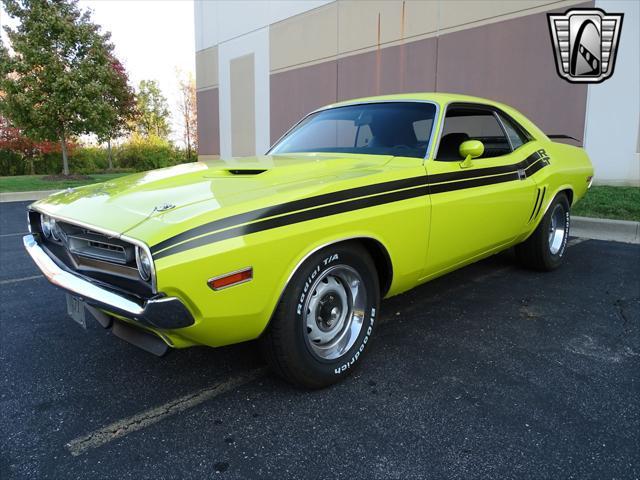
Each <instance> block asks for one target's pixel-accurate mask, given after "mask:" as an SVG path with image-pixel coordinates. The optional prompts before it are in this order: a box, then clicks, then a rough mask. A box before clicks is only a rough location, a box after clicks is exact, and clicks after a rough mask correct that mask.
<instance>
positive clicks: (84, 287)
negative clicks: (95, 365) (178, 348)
mask: <svg viewBox="0 0 640 480" xmlns="http://www.w3.org/2000/svg"><path fill="white" fill-rule="evenodd" d="M22 241H23V243H24V247H25V248H26V250H27V253H29V255H30V256H31V258H32V259H33V261H34V262H35V263H36V265H37V266H38V268H39V269H40V271H41V272H42V274H43V275H44V276H45V277H46V279H47V280H49V282H51V283H52V284H54V285H56V286H57V287H60V288H62V289H63V290H66V291H67V292H69V293H71V294H72V295H75V296H76V297H79V298H80V299H81V300H82V301H84V302H86V303H87V304H89V305H92V306H94V307H96V308H100V309H104V310H106V311H108V312H110V313H112V314H114V315H120V316H122V317H125V318H128V319H130V320H133V321H135V322H139V323H141V324H142V325H145V326H150V327H155V328H160V329H175V328H184V327H188V326H189V325H193V323H194V319H193V316H192V315H191V313H190V312H189V310H188V309H187V307H185V305H184V304H183V303H182V302H181V301H180V300H179V299H178V298H175V297H160V298H152V299H149V300H143V301H138V300H135V299H132V298H127V297H125V296H123V295H120V294H118V293H115V292H112V291H110V290H107V289H106V288H103V287H100V286H98V285H95V284H93V283H91V282H89V281H88V280H85V279H84V278H82V277H80V276H78V275H75V274H74V273H72V272H70V271H67V270H65V269H63V268H61V267H59V266H58V265H57V264H56V263H55V262H54V261H53V260H52V259H51V257H49V255H47V254H46V252H45V251H44V250H43V249H42V247H40V245H38V242H36V239H35V238H34V236H33V235H25V236H24V237H23V238H22Z"/></svg>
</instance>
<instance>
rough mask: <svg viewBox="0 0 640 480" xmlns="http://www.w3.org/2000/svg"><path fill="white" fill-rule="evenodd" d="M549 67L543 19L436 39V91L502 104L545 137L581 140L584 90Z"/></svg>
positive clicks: (538, 16) (531, 17)
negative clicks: (563, 136)
mask: <svg viewBox="0 0 640 480" xmlns="http://www.w3.org/2000/svg"><path fill="white" fill-rule="evenodd" d="M588 5H589V4H587V5H586V6H588ZM554 62H555V60H554V57H553V53H552V49H551V43H550V39H549V34H548V27H547V18H546V14H545V13H540V14H533V15H527V16H525V17H520V18H516V19H513V20H505V21H502V22H498V23H493V24H489V25H484V26H481V27H477V28H471V29H467V30H461V31H457V32H454V33H450V34H446V35H442V36H441V37H440V38H439V44H438V70H437V71H438V78H437V90H438V91H440V92H451V93H464V94H468V95H476V96H480V97H487V98H491V99H493V100H497V101H500V102H504V103H507V104H509V105H511V106H513V107H515V108H517V109H518V110H520V111H521V112H522V113H524V114H525V115H526V116H528V117H529V118H530V119H531V120H532V121H533V122H534V123H536V124H537V125H538V126H539V127H540V128H541V129H542V130H543V131H545V132H548V133H563V134H567V135H571V136H574V137H576V138H579V139H582V136H583V132H584V122H585V111H586V100H587V87H586V85H574V84H570V83H568V82H566V81H565V80H563V79H561V78H560V77H559V76H558V75H557V73H556V67H555V63H554Z"/></svg>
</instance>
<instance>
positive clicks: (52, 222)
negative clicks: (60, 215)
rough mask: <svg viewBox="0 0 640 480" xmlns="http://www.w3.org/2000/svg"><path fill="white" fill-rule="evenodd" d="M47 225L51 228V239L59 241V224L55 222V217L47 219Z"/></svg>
mask: <svg viewBox="0 0 640 480" xmlns="http://www.w3.org/2000/svg"><path fill="white" fill-rule="evenodd" d="M49 225H50V228H51V236H52V237H53V239H54V240H55V241H57V242H59V241H60V238H61V236H60V225H58V224H57V223H56V219H55V218H50V219H49Z"/></svg>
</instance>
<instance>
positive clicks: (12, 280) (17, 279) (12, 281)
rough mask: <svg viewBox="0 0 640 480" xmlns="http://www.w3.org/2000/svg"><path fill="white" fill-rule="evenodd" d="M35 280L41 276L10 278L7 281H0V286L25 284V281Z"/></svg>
mask: <svg viewBox="0 0 640 480" xmlns="http://www.w3.org/2000/svg"><path fill="white" fill-rule="evenodd" d="M36 278H43V276H42V275H31V276H30V277H22V278H10V279H9V280H0V285H7V284H9V283H19V282H26V281H27V280H35V279H36Z"/></svg>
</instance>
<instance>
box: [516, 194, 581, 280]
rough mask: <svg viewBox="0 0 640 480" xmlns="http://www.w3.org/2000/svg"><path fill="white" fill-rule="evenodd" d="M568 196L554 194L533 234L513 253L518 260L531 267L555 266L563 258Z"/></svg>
mask: <svg viewBox="0 0 640 480" xmlns="http://www.w3.org/2000/svg"><path fill="white" fill-rule="evenodd" d="M570 218H571V217H570V206H569V200H568V199H567V196H566V195H565V194H564V193H560V194H559V195H558V196H556V197H555V198H554V199H553V201H552V202H551V205H549V208H548V209H547V213H546V214H545V215H544V217H543V218H542V220H541V221H540V224H539V225H538V227H537V228H536V229H535V231H534V232H533V234H531V236H530V237H529V238H528V239H526V240H525V241H524V242H522V243H521V244H519V245H516V255H517V257H518V260H519V261H520V263H521V264H523V265H524V266H525V267H528V268H533V269H535V270H546V271H549V270H555V269H556V268H558V267H559V266H560V265H561V264H562V262H563V260H564V253H565V251H566V249H567V241H568V240H569V225H570Z"/></svg>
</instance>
